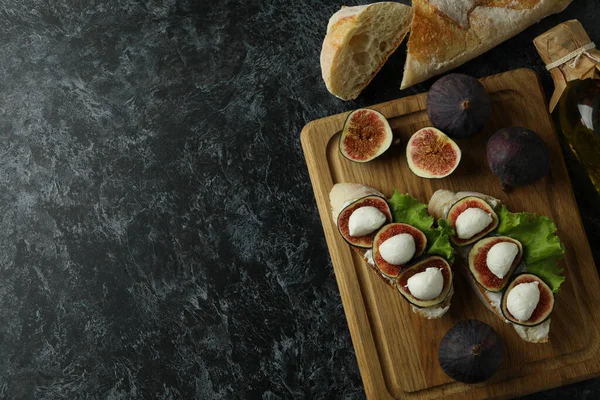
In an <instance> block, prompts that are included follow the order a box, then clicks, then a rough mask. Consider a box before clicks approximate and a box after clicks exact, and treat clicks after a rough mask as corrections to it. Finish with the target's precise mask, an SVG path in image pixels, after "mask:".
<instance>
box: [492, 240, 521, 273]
mask: <svg viewBox="0 0 600 400" xmlns="http://www.w3.org/2000/svg"><path fill="white" fill-rule="evenodd" d="M517 254H519V248H518V247H517V245H516V244H514V243H512V242H500V243H496V244H495V245H493V246H492V248H491V249H490V251H488V253H487V258H486V263H487V267H488V268H489V270H490V271H492V274H494V275H496V276H497V277H498V278H500V279H502V278H504V277H505V276H506V274H507V273H508V271H509V270H510V267H511V266H512V263H513V261H515V258H516V257H517Z"/></svg>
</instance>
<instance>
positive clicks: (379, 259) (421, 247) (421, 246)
mask: <svg viewBox="0 0 600 400" xmlns="http://www.w3.org/2000/svg"><path fill="white" fill-rule="evenodd" d="M403 234H409V235H411V236H412V239H413V241H414V254H413V255H412V257H411V258H410V260H413V259H415V258H417V257H419V256H420V255H421V254H423V252H424V251H425V246H426V245H427V237H425V234H424V233H423V232H421V231H420V230H419V229H417V228H415V227H414V226H411V225H408V224H399V223H393V224H388V225H385V226H384V227H383V228H381V229H380V230H379V232H377V235H376V236H375V238H374V240H373V261H374V262H375V265H376V266H377V268H378V269H379V271H381V273H382V274H383V275H385V276H387V277H390V278H395V277H397V276H398V274H399V273H400V271H401V270H402V268H403V267H404V266H405V265H406V264H407V262H408V261H410V260H407V261H406V262H405V263H402V264H393V263H390V262H389V261H388V260H386V259H385V258H384V256H385V254H384V255H382V251H381V246H382V245H383V244H384V243H385V242H386V241H387V240H390V239H392V238H393V237H394V236H398V235H403ZM388 258H389V257H388Z"/></svg>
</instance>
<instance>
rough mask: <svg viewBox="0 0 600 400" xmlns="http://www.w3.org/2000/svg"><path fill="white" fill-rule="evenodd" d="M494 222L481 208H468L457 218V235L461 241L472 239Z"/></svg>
mask: <svg viewBox="0 0 600 400" xmlns="http://www.w3.org/2000/svg"><path fill="white" fill-rule="evenodd" d="M492 221H493V219H492V216H491V215H490V214H489V213H486V212H485V211H483V210H482V209H481V208H477V207H472V208H467V209H466V210H465V211H463V212H462V213H461V214H460V215H459V216H458V218H456V234H457V235H458V238H459V239H471V238H472V237H473V236H475V235H476V234H478V233H479V232H481V231H482V230H484V229H485V228H487V227H488V225H489V224H491V223H492Z"/></svg>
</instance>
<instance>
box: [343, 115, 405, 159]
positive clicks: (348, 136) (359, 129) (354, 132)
mask: <svg viewBox="0 0 600 400" xmlns="http://www.w3.org/2000/svg"><path fill="white" fill-rule="evenodd" d="M392 139H393V133H392V129H391V128H390V124H389V123H388V121H387V120H386V119H385V117H384V116H383V115H382V114H381V113H379V112H377V111H375V110H371V109H368V108H361V109H358V110H355V111H352V112H351V113H350V114H349V115H348V117H347V118H346V122H345V123H344V128H343V130H342V134H341V135H340V153H341V154H342V156H344V157H346V158H347V159H348V160H350V161H354V162H358V163H365V162H368V161H371V160H373V159H375V158H377V157H379V156H380V155H382V154H383V153H384V152H385V151H386V150H387V149H389V148H390V146H391V144H392Z"/></svg>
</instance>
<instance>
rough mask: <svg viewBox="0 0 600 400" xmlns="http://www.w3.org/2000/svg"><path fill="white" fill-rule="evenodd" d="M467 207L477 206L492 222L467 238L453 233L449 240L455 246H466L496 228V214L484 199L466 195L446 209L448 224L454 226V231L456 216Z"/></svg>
mask: <svg viewBox="0 0 600 400" xmlns="http://www.w3.org/2000/svg"><path fill="white" fill-rule="evenodd" d="M469 208H479V209H481V210H483V211H485V212H486V213H487V214H489V215H490V216H491V219H492V222H490V223H489V225H488V226H487V227H485V228H483V229H482V230H481V231H480V232H478V233H477V234H475V235H474V236H472V237H470V238H468V239H461V238H459V237H458V234H457V233H455V234H454V235H453V236H452V237H450V240H451V241H452V243H454V244H455V245H457V246H466V245H468V244H471V243H474V242H476V241H478V240H479V239H481V238H482V237H484V236H485V235H487V234H488V233H490V232H491V231H493V230H494V229H496V227H497V226H498V215H496V212H495V211H494V209H493V208H492V207H491V206H490V205H489V204H488V203H487V202H486V201H485V200H483V199H480V198H479V197H475V196H467V197H463V198H462V199H460V200H458V201H457V202H456V203H454V204H453V205H452V206H451V207H450V209H449V210H448V221H449V222H450V225H452V227H454V228H455V231H457V229H456V221H457V220H458V217H459V216H460V215H461V214H462V213H463V212H465V211H466V210H468V209H469Z"/></svg>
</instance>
